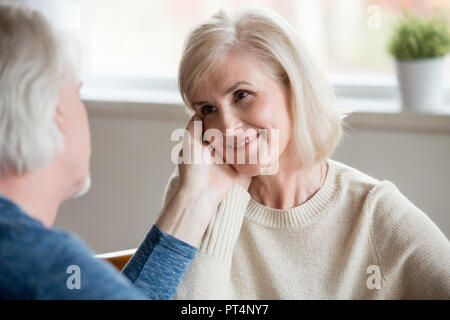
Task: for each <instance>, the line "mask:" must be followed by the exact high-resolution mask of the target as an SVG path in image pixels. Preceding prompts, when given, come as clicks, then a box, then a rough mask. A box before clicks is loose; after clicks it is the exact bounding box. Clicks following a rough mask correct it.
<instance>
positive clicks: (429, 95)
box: [388, 13, 450, 111]
mask: <svg viewBox="0 0 450 320" xmlns="http://www.w3.org/2000/svg"><path fill="white" fill-rule="evenodd" d="M388 50H389V53H390V54H392V55H393V56H394V58H395V64H396V72H397V78H398V82H399V87H400V96H401V99H402V106H403V109H404V110H407V111H428V110H433V109H437V108H440V107H441V106H442V103H443V97H444V88H443V79H444V59H445V56H446V55H447V53H449V52H450V29H449V24H448V22H447V21H446V20H445V19H443V18H442V17H437V16H435V17H433V18H430V19H427V20H425V19H421V18H419V17H417V16H415V15H413V14H411V13H406V14H405V15H404V17H403V18H402V19H401V20H400V22H399V23H398V25H397V26H396V27H395V29H394V32H393V34H392V36H391V39H390V41H389V44H388Z"/></svg>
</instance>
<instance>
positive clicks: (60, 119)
mask: <svg viewBox="0 0 450 320" xmlns="http://www.w3.org/2000/svg"><path fill="white" fill-rule="evenodd" d="M61 108H62V106H61V105H60V104H59V103H58V104H57V105H56V112H55V123H56V125H57V126H58V128H59V131H60V132H61V133H64V132H65V130H66V119H65V117H64V113H63V112H62V109H61Z"/></svg>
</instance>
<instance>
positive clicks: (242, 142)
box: [227, 133, 259, 150]
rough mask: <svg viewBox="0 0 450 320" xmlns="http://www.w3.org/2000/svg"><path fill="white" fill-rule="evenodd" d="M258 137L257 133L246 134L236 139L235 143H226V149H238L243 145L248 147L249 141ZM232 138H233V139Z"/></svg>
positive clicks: (251, 141)
mask: <svg viewBox="0 0 450 320" xmlns="http://www.w3.org/2000/svg"><path fill="white" fill-rule="evenodd" d="M258 138H259V133H255V134H254V135H253V136H250V137H248V136H246V137H245V139H241V140H238V141H237V143H236V144H227V148H228V149H234V150H240V149H242V148H244V147H246V148H247V147H248V146H249V145H250V144H251V143H253V142H254V141H256V140H257V139H258ZM233 140H234V139H233Z"/></svg>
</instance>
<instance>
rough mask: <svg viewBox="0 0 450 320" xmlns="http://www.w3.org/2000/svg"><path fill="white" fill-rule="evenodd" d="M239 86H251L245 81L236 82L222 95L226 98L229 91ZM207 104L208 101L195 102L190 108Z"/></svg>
mask: <svg viewBox="0 0 450 320" xmlns="http://www.w3.org/2000/svg"><path fill="white" fill-rule="evenodd" d="M241 84H247V85H250V86H251V85H252V84H251V83H250V82H247V81H238V82H236V83H234V84H233V85H232V86H231V87H229V88H228V89H227V90H225V92H224V93H223V95H224V96H226V95H227V94H229V93H230V92H231V91H233V90H234V89H236V88H237V87H238V86H240V85H241ZM207 103H209V102H208V101H195V102H192V106H196V105H202V104H207Z"/></svg>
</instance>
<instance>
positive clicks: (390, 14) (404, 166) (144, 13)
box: [16, 0, 450, 253]
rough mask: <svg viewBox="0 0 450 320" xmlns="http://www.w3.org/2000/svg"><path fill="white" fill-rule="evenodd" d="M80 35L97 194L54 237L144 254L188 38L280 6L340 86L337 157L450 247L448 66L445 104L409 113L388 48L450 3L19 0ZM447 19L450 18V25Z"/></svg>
mask: <svg viewBox="0 0 450 320" xmlns="http://www.w3.org/2000/svg"><path fill="white" fill-rule="evenodd" d="M16 1H17V2H21V3H24V4H25V5H28V6H32V7H34V8H36V9H38V10H40V11H41V12H43V13H44V14H45V15H46V16H47V17H48V18H49V19H50V20H51V21H52V23H53V24H54V25H55V26H56V27H57V28H58V29H60V30H64V31H65V32H68V33H70V34H72V35H73V36H74V37H76V38H77V39H78V40H77V41H78V43H79V44H80V47H81V50H79V53H80V62H81V76H82V80H83V82H84V88H83V90H82V96H83V100H84V102H85V104H86V106H87V108H88V113H89V117H90V125H91V135H92V149H93V150H92V160H91V171H92V172H91V173H92V180H93V185H92V188H91V191H90V192H89V193H88V194H87V195H86V196H84V197H83V198H80V199H77V200H70V201H68V202H67V203H65V204H64V205H63V206H62V208H61V210H60V213H59V216H58V218H57V221H56V227H59V228H63V229H66V230H70V231H74V232H77V233H78V234H80V235H81V237H82V238H84V239H85V240H86V241H87V242H88V243H89V244H90V245H91V247H92V248H93V249H94V250H95V251H96V252H97V253H104V252H109V251H117V250H124V249H130V248H135V247H137V246H138V245H139V244H140V242H141V241H142V240H143V238H144V237H145V235H146V233H147V231H148V230H149V228H150V227H151V225H152V224H153V223H154V222H155V220H156V218H157V216H158V214H159V210H160V208H161V201H162V196H163V192H164V188H165V185H166V182H167V179H168V177H169V175H170V173H171V172H172V170H173V168H174V164H173V163H172V162H171V160H170V152H171V149H172V148H173V146H175V145H176V144H177V141H171V140H170V135H171V133H172V131H173V130H174V129H176V128H184V127H185V124H186V121H187V119H188V115H187V113H186V112H185V110H184V108H183V105H182V101H181V98H180V96H179V94H178V91H177V88H176V77H177V67H178V62H179V59H180V56H181V50H182V46H183V42H184V39H185V37H186V35H187V33H188V32H189V30H190V29H191V28H192V27H193V26H195V25H196V24H198V23H200V22H202V21H203V20H205V19H206V18H208V17H210V16H211V15H212V14H213V13H215V12H217V11H218V10H219V9H227V10H233V9H238V8H241V7H245V6H249V5H259V6H264V7H268V8H271V9H273V10H275V11H277V12H278V13H279V14H281V15H282V16H283V17H284V18H285V19H287V20H288V21H289V22H290V23H291V24H292V25H293V27H294V28H295V30H296V31H297V32H298V35H299V37H300V38H301V39H302V40H303V42H304V44H305V45H306V47H307V48H308V50H309V51H310V54H311V55H312V56H313V58H314V59H315V61H316V63H317V64H318V65H319V66H320V68H321V69H322V70H323V72H325V73H326V74H327V76H328V78H329V80H330V81H331V82H332V84H333V85H334V87H335V89H336V92H337V94H338V103H339V105H340V106H341V107H343V108H345V109H346V110H348V111H351V112H353V114H352V115H351V116H350V118H349V120H350V125H351V129H347V131H346V134H345V137H344V139H343V141H342V143H341V144H340V146H339V147H338V149H337V151H336V152H335V154H334V155H333V156H332V157H331V158H332V159H335V160H338V161H341V162H343V163H345V164H348V165H350V166H353V167H355V168H357V169H359V170H361V171H362V172H365V173H367V174H369V175H371V176H373V177H375V178H377V179H380V180H383V179H386V180H390V181H392V182H393V183H394V184H395V185H397V187H398V188H399V189H400V191H401V192H402V193H403V194H405V195H406V196H407V197H408V198H409V199H410V200H411V201H412V202H413V203H414V204H415V205H416V206H417V207H419V208H421V209H422V210H423V211H424V212H425V213H426V214H427V215H428V216H429V217H430V218H431V219H432V220H433V221H434V222H435V223H436V224H437V225H438V226H439V228H440V229H441V230H442V231H443V232H444V234H445V235H446V236H447V238H448V237H450V212H449V207H450V206H449V204H448V202H447V201H448V198H449V196H450V168H449V165H450V79H449V78H450V62H449V61H448V60H449V59H448V58H445V59H444V64H443V67H442V69H443V70H444V80H443V87H444V98H443V99H444V103H443V105H442V108H439V109H433V110H429V112H405V111H404V110H403V108H402V106H401V103H400V97H399V91H398V82H397V78H396V73H395V59H394V58H393V57H392V56H390V55H389V53H388V50H387V43H388V40H389V38H390V36H391V35H392V32H393V28H394V25H395V24H396V23H397V22H398V20H399V19H400V18H401V16H402V14H403V10H409V11H411V12H413V13H414V14H416V15H417V16H419V17H423V18H428V17H431V16H433V15H434V14H440V15H442V16H446V15H447V14H449V13H450V0H426V1H425V0H423V1H419V0H414V1H413V0H389V1H388V0H378V1H376V0H373V1H369V0H315V1H307V0H260V1H250V0H220V1H219V0H189V1H182V0H126V1H125V0H89V1H87V0H16ZM446 17H447V18H448V17H449V16H448V15H447V16H446Z"/></svg>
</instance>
